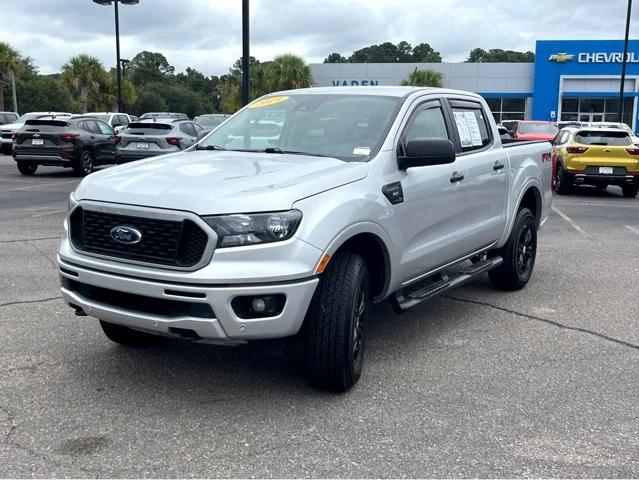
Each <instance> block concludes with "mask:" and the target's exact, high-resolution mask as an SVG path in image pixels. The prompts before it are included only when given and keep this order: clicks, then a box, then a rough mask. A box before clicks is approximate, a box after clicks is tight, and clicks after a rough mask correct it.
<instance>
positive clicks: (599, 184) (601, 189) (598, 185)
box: [596, 183, 608, 192]
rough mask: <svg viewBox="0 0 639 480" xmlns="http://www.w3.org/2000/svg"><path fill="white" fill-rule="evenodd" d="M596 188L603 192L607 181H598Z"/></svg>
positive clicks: (606, 186)
mask: <svg viewBox="0 0 639 480" xmlns="http://www.w3.org/2000/svg"><path fill="white" fill-rule="evenodd" d="M596 188H597V190H599V191H600V192H603V191H604V190H606V188H608V184H607V183H598V184H597V185H596Z"/></svg>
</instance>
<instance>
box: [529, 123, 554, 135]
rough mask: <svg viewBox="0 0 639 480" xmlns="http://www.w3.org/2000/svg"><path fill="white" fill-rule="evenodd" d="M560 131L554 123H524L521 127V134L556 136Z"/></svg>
mask: <svg viewBox="0 0 639 480" xmlns="http://www.w3.org/2000/svg"><path fill="white" fill-rule="evenodd" d="M558 131H559V129H558V128H557V127H556V126H555V125H553V124H552V123H522V124H520V125H519V133H541V134H548V135H555V134H556V133H557V132H558Z"/></svg>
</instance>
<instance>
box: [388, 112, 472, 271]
mask: <svg viewBox="0 0 639 480" xmlns="http://www.w3.org/2000/svg"><path fill="white" fill-rule="evenodd" d="M425 137H426V138H427V137H431V138H433V137H434V138H448V139H451V140H452V139H453V138H454V137H453V136H452V125H451V123H450V120H447V118H446V116H445V115H444V109H443V107H442V104H441V103H440V101H439V100H435V101H432V100H431V101H428V102H426V103H424V104H422V105H420V106H418V107H417V109H416V110H415V112H414V113H413V115H412V117H411V119H410V121H409V123H408V125H407V127H406V129H405V131H404V133H403V134H402V137H401V140H400V145H399V149H400V150H402V151H403V146H404V145H405V144H406V142H408V141H409V140H411V139H413V138H425ZM457 169H458V165H457V162H455V163H451V164H447V165H430V166H425V167H414V168H409V169H407V170H406V171H402V172H400V175H401V177H400V178H401V185H402V190H403V194H404V202H403V203H401V204H399V205H397V206H395V207H394V208H395V213H394V215H393V216H394V217H395V219H397V225H396V226H395V227H396V228H397V232H398V238H400V245H397V247H398V248H397V250H398V251H399V252H401V259H400V263H401V272H402V278H401V280H402V283H407V282H409V281H411V280H415V279H417V278H418V277H420V276H421V275H423V274H425V273H427V272H429V271H431V270H433V269H435V268H437V267H440V266H442V265H444V264H446V263H448V262H450V261H451V260H454V259H457V258H459V257H460V256H461V255H462V254H463V251H462V250H463V247H461V245H460V235H459V233H460V230H461V229H462V228H463V220H462V217H463V211H464V209H466V208H467V205H466V204H465V202H464V199H463V196H464V194H463V189H462V187H461V185H460V183H461V182H460V181H457V180H455V178H456V174H455V172H456V170H457Z"/></svg>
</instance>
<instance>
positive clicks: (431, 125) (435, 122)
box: [404, 107, 449, 142]
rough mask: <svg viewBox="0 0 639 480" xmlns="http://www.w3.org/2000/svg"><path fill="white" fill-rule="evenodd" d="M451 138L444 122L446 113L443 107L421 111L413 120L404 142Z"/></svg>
mask: <svg viewBox="0 0 639 480" xmlns="http://www.w3.org/2000/svg"><path fill="white" fill-rule="evenodd" d="M428 137H431V138H449V135H448V130H447V129H446V121H445V120H444V112H443V111H442V109H441V107H430V108H428V107H427V108H425V109H423V110H421V111H419V112H418V113H417V114H416V115H415V116H414V117H413V119H412V121H411V123H410V125H409V127H408V129H407V130H406V134H405V135H404V141H405V142H408V141H410V140H413V139H415V138H428Z"/></svg>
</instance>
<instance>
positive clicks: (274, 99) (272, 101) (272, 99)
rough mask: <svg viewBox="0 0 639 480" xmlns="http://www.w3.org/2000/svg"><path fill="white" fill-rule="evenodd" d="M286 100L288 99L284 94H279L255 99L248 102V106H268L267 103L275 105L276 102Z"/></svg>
mask: <svg viewBox="0 0 639 480" xmlns="http://www.w3.org/2000/svg"><path fill="white" fill-rule="evenodd" d="M286 100H288V97H286V96H279V97H268V98H263V99H262V100H256V101H255V102H253V103H250V104H249V106H248V107H249V108H262V107H268V106H269V105H275V104H276V103H282V102H285V101H286Z"/></svg>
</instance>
